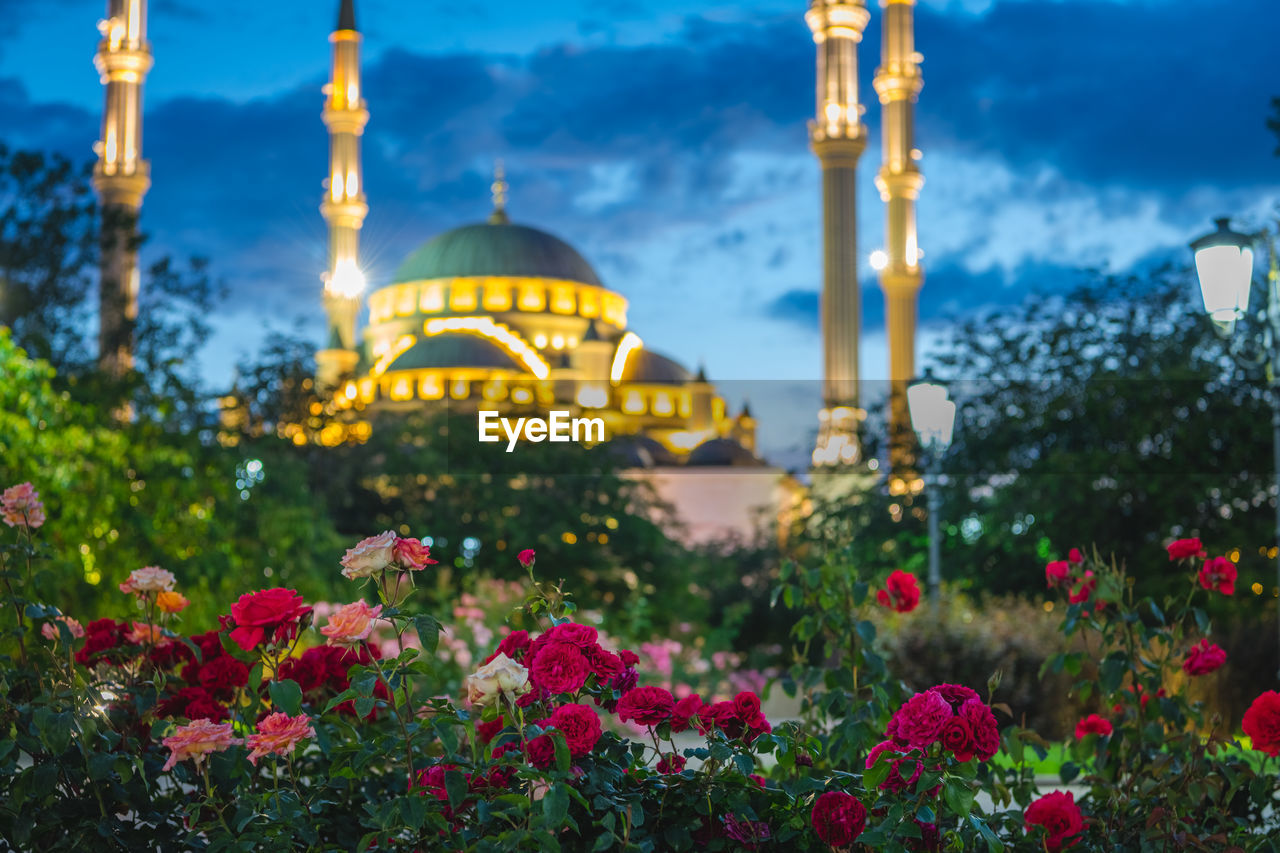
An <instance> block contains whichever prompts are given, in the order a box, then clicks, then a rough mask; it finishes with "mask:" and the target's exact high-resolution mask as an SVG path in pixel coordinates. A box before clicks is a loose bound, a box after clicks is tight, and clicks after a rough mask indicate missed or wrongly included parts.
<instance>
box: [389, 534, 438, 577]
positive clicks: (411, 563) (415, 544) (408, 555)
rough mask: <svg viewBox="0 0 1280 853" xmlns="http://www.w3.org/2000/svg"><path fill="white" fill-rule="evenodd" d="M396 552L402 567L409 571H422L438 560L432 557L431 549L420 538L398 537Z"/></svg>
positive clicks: (397, 559)
mask: <svg viewBox="0 0 1280 853" xmlns="http://www.w3.org/2000/svg"><path fill="white" fill-rule="evenodd" d="M394 554H395V559H396V562H397V563H399V564H400V568H402V569H404V570H405V571H407V572H420V571H422V570H423V569H425V568H426V567H427V566H434V565H435V564H436V562H437V561H436V560H433V559H431V549H430V548H428V547H427V546H426V545H423V544H422V541H421V540H419V539H397V540H396V546H395V549H394Z"/></svg>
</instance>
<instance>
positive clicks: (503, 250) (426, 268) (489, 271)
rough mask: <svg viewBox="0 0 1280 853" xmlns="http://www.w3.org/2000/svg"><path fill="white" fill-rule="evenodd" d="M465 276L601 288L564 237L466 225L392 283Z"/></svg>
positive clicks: (419, 255)
mask: <svg viewBox="0 0 1280 853" xmlns="http://www.w3.org/2000/svg"><path fill="white" fill-rule="evenodd" d="M465 276H522V277H532V278H549V279H561V280H565V281H576V282H581V283H583V284H593V285H596V286H600V279H599V277H598V276H597V275H596V271H595V270H593V269H592V268H591V264H589V263H587V262H586V260H585V259H584V258H583V257H582V255H580V254H578V251H577V250H576V249H574V248H573V247H572V246H570V245H569V244H568V243H566V242H565V241H563V240H561V239H560V238H559V237H554V236H552V235H551V234H548V233H547V232H545V231H539V230H538V229H537V228H530V227H528V226H527V225H512V224H511V223H509V222H504V223H496V224H491V223H480V224H477V225H464V226H462V227H461V228H455V229H453V230H452V231H446V232H445V233H444V234H441V235H440V236H438V237H436V238H434V239H432V240H430V241H428V242H427V243H425V244H423V246H422V247H421V248H419V249H418V250H417V251H416V252H414V253H413V254H412V255H410V256H409V257H408V259H407V260H406V261H405V262H404V263H403V264H401V265H400V269H398V270H396V273H395V275H394V276H393V277H392V282H393V283H394V282H407V281H423V280H429V279H440V278H459V277H465Z"/></svg>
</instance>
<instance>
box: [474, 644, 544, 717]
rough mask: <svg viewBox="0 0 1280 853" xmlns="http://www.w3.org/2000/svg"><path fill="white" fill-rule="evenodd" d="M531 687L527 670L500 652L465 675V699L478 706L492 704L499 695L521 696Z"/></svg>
mask: <svg viewBox="0 0 1280 853" xmlns="http://www.w3.org/2000/svg"><path fill="white" fill-rule="evenodd" d="M531 689H532V685H530V684H529V670H527V669H525V668H524V667H523V666H521V665H520V664H518V663H516V662H515V661H513V660H512V659H511V658H509V657H507V656H506V655H504V654H502V653H499V654H498V656H497V657H495V658H494V659H493V660H491V661H489V662H488V663H487V664H485V665H484V666H482V667H480V668H479V669H477V670H476V671H475V672H473V673H472V674H471V675H468V676H467V701H468V702H470V703H471V704H472V705H476V706H480V707H483V706H485V705H492V704H493V703H494V702H496V701H498V697H499V696H507V697H508V698H511V697H515V696H522V695H524V694H525V693H528V692H529V691H530V690H531Z"/></svg>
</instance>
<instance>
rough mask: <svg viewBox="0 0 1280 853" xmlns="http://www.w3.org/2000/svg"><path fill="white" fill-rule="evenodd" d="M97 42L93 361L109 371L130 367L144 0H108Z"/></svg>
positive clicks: (145, 169) (141, 172)
mask: <svg viewBox="0 0 1280 853" xmlns="http://www.w3.org/2000/svg"><path fill="white" fill-rule="evenodd" d="M98 30H99V32H101V33H102V41H100V42H99V43H98V52H97V54H96V55H95V56H94V57H93V64H94V67H96V68H97V69H98V74H99V76H100V78H101V80H102V85H103V86H105V87H106V103H105V106H104V108H103V112H102V138H101V139H100V140H98V142H97V143H96V144H95V145H94V153H96V154H97V155H98V162H97V163H96V164H95V165H94V169H93V186H94V189H95V190H97V192H98V200H99V202H100V203H101V206H102V226H101V232H100V245H101V250H102V257H101V260H100V266H99V280H98V291H99V305H98V322H99V326H98V365H99V366H100V367H101V368H102V369H103V370H104V371H106V372H107V373H110V374H111V375H113V376H120V375H121V374H123V373H124V372H125V371H127V370H129V369H130V368H131V367H133V327H134V323H135V322H136V321H137V319H138V286H139V275H138V230H137V226H138V211H139V210H140V209H141V208H142V197H143V196H144V195H146V192H147V189H148V188H149V187H150V186H151V167H150V164H149V163H148V162H147V161H146V160H144V159H142V83H143V81H144V80H146V77H147V72H148V71H150V70H151V64H152V59H151V46H150V45H148V44H147V3H146V0H107V17H106V20H104V21H99V22H98Z"/></svg>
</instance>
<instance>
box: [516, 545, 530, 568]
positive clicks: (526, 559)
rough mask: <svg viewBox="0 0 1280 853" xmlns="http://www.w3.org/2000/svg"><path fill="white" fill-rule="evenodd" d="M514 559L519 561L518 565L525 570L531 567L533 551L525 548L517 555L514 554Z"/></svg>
mask: <svg viewBox="0 0 1280 853" xmlns="http://www.w3.org/2000/svg"><path fill="white" fill-rule="evenodd" d="M516 559H517V560H519V561H520V565H522V566H524V567H525V568H526V569H527V568H529V567H530V566H532V565H533V559H534V553H533V549H532V548H525V549H524V550H523V551H521V552H520V553H519V554H516Z"/></svg>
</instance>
